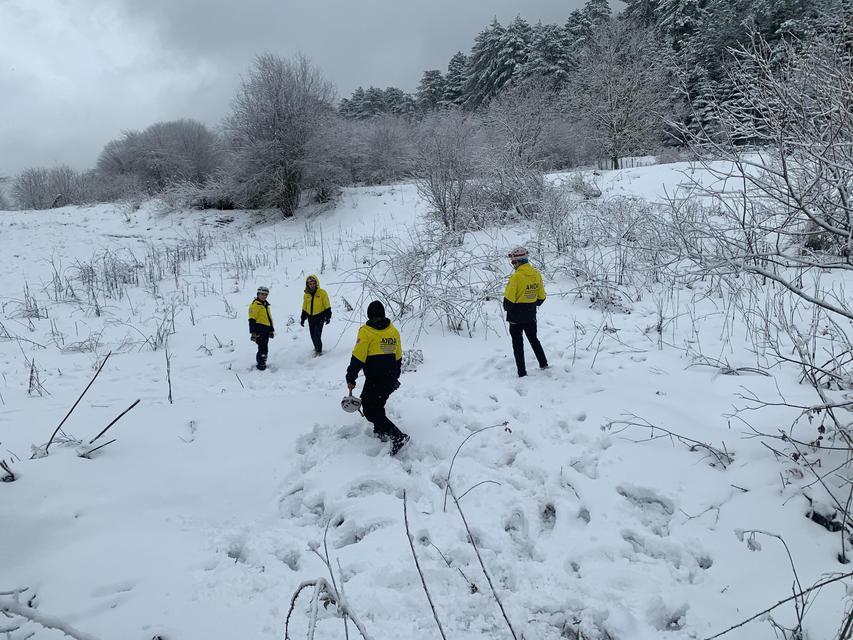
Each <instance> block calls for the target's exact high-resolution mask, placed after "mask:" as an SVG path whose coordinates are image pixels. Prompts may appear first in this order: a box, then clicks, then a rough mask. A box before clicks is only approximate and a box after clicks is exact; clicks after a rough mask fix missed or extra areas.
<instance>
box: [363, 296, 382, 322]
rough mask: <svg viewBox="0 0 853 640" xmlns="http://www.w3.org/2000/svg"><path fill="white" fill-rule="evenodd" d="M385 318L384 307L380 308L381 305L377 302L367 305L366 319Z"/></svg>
mask: <svg viewBox="0 0 853 640" xmlns="http://www.w3.org/2000/svg"><path fill="white" fill-rule="evenodd" d="M384 317H385V307H383V306H382V303H381V302H379V300H374V301H373V302H371V303H370V304H369V305H367V319H368V320H373V319H374V318H384Z"/></svg>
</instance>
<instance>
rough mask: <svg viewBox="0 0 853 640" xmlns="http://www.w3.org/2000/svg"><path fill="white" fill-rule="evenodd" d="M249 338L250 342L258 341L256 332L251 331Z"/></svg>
mask: <svg viewBox="0 0 853 640" xmlns="http://www.w3.org/2000/svg"><path fill="white" fill-rule="evenodd" d="M249 340H251V341H252V342H257V341H258V334H257V333H253V334H252V335H250V336H249Z"/></svg>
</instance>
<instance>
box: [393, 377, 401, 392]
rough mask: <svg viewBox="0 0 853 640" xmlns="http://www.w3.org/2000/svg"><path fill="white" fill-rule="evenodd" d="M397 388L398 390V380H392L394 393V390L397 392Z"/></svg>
mask: <svg viewBox="0 0 853 640" xmlns="http://www.w3.org/2000/svg"><path fill="white" fill-rule="evenodd" d="M399 388H400V381H399V380H394V391H396V390H397V389H399Z"/></svg>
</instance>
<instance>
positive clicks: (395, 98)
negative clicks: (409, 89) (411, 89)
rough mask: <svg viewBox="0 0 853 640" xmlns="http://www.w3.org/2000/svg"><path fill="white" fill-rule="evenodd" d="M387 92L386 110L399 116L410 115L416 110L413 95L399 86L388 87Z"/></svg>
mask: <svg viewBox="0 0 853 640" xmlns="http://www.w3.org/2000/svg"><path fill="white" fill-rule="evenodd" d="M384 94H385V112H386V113H393V114H395V115H398V116H402V115H408V114H410V113H412V112H413V111H414V101H413V100H412V96H410V95H409V94H407V93H405V92H404V91H403V90H402V89H398V88H397V87H388V88H386V89H385V91H384Z"/></svg>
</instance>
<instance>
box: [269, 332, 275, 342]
mask: <svg viewBox="0 0 853 640" xmlns="http://www.w3.org/2000/svg"><path fill="white" fill-rule="evenodd" d="M273 338H275V331H270V340H272V339H273Z"/></svg>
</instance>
